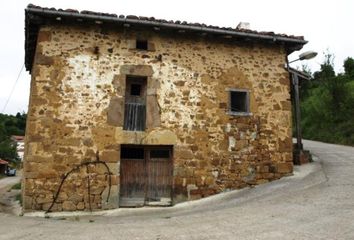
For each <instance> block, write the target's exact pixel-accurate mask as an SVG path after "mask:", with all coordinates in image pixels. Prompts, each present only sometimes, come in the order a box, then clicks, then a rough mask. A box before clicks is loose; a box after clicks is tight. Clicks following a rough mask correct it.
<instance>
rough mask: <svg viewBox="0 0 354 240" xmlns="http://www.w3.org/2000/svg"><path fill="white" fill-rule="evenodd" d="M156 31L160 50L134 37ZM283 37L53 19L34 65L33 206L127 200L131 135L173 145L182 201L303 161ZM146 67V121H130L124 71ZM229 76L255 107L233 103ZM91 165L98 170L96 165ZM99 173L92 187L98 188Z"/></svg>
mask: <svg viewBox="0 0 354 240" xmlns="http://www.w3.org/2000/svg"><path fill="white" fill-rule="evenodd" d="M136 38H145V39H148V41H149V50H147V51H141V50H136V49H134V47H133V45H134V40H135V39H136ZM285 57H286V51H285V49H284V47H282V46H280V45H276V44H274V43H269V44H268V45H265V44H260V43H257V44H256V43H243V42H234V43H232V42H231V41H230V40H228V39H213V38H211V37H200V38H198V37H193V38H191V37H189V36H188V35H187V34H186V35H183V34H181V35H169V34H164V33H159V32H152V31H151V32H144V31H133V30H129V29H128V30H127V29H125V30H116V31H110V30H107V29H101V28H99V27H92V28H89V27H82V26H81V27H75V26H71V27H69V26H68V27H64V26H48V27H42V28H41V29H40V32H39V35H38V42H37V49H36V55H35V59H34V65H33V68H32V82H31V96H30V106H29V112H28V120H27V129H26V149H25V162H24V180H23V185H24V189H23V203H24V205H23V206H24V209H25V210H31V209H32V210H46V209H48V207H49V205H50V203H51V202H52V200H53V195H54V193H55V191H56V190H57V189H58V187H59V183H60V180H61V178H62V176H63V175H64V174H66V173H67V172H68V171H70V170H72V169H73V168H74V167H75V166H77V165H79V164H80V163H82V162H87V161H94V160H95V159H96V153H97V152H98V153H99V159H100V160H101V161H104V162H105V163H107V165H108V166H109V168H110V171H111V172H112V173H113V175H112V191H111V197H110V200H109V201H108V202H106V201H105V197H106V196H107V192H108V187H107V186H108V184H107V181H108V174H107V170H106V169H105V168H104V166H103V165H90V166H89V169H86V168H85V167H83V168H80V170H78V171H75V172H74V173H73V174H72V175H70V176H69V178H68V179H67V181H66V182H65V183H64V185H63V188H62V191H61V193H60V195H59V198H58V200H57V203H56V204H55V205H54V208H53V210H54V211H62V210H84V209H88V208H89V205H90V204H91V208H92V209H102V208H103V209H105V208H115V207H117V206H118V192H119V160H120V145H121V144H146V145H173V152H174V156H173V162H174V180H173V181H174V186H173V188H174V190H173V201H174V202H175V203H176V202H180V201H185V200H191V199H198V198H202V197H206V196H209V195H212V194H215V193H219V192H222V191H225V190H229V189H237V188H242V187H246V186H249V185H255V184H260V183H264V182H267V181H270V180H273V179H277V178H280V177H281V176H284V175H287V174H289V173H291V172H292V143H291V105H290V95H289V91H290V86H289V75H288V73H287V72H286V71H285V69H284V62H285ZM128 74H131V75H143V76H147V77H148V80H147V121H146V124H147V129H146V131H145V132H128V131H123V127H122V124H123V115H124V110H123V109H124V105H123V104H124V93H125V76H126V75H128ZM229 88H242V89H249V90H250V102H251V104H250V108H251V113H252V114H251V116H232V115H230V114H228V109H229V90H228V89H229ZM87 172H89V174H87ZM88 179H89V183H90V187H91V194H90V195H88V193H87V184H88Z"/></svg>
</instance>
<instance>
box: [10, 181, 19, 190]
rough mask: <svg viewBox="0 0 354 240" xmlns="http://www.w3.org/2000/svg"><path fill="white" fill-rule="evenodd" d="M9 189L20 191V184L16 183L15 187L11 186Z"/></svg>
mask: <svg viewBox="0 0 354 240" xmlns="http://www.w3.org/2000/svg"><path fill="white" fill-rule="evenodd" d="M11 189H14V190H20V189H21V182H19V183H16V184H15V185H13V186H12V187H11Z"/></svg>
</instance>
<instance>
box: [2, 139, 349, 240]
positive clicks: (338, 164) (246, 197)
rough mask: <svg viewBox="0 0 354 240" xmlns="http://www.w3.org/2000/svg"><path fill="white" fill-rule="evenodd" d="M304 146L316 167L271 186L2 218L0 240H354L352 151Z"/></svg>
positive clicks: (305, 167) (312, 144) (308, 143)
mask: <svg viewBox="0 0 354 240" xmlns="http://www.w3.org/2000/svg"><path fill="white" fill-rule="evenodd" d="M304 146H305V148H306V149H309V150H311V152H312V153H313V154H314V155H315V156H316V159H317V160H316V161H315V162H314V163H311V164H307V165H303V166H301V167H297V168H296V169H295V172H294V176H291V177H286V178H283V179H280V180H278V181H274V182H272V183H267V184H263V185H260V186H257V187H255V188H252V189H244V190H241V191H233V192H228V193H223V194H219V195H217V196H213V197H211V198H207V199H203V200H200V201H195V202H189V203H183V204H179V205H177V206H174V207H171V208H142V209H119V210H114V211H108V212H104V216H71V217H70V216H66V217H60V215H58V214H56V215H54V216H52V217H51V218H40V217H29V216H26V217H17V216H13V215H9V214H5V213H0V239H76V240H77V239H95V240H99V239H154V240H163V239H169V240H171V239H203V240H204V239H213V240H214V239H354V183H353V180H354V148H352V147H345V146H338V145H330V144H324V143H319V142H312V141H305V142H304Z"/></svg>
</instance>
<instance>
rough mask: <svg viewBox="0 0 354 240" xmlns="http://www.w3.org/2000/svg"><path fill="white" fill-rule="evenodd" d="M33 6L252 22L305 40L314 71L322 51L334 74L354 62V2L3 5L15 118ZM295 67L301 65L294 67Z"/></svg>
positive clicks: (3, 68)
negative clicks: (28, 8) (29, 10)
mask: <svg viewBox="0 0 354 240" xmlns="http://www.w3.org/2000/svg"><path fill="white" fill-rule="evenodd" d="M29 3H33V4H35V5H39V6H41V7H55V8H63V9H67V8H72V9H78V10H92V11H98V12H107V13H116V14H124V15H138V16H147V17H150V16H153V17H155V18H163V19H167V20H182V21H187V22H199V23H206V24H210V25H217V26H223V27H236V26H237V24H238V23H239V22H241V21H242V22H249V23H250V24H251V29H253V30H259V31H274V32H276V33H286V34H292V35H302V36H305V39H306V40H308V41H309V43H308V44H307V45H305V47H304V48H303V49H302V50H301V51H300V52H295V53H293V54H292V55H290V56H289V59H290V60H292V59H296V58H297V56H298V54H299V53H301V52H304V51H307V50H314V51H317V52H318V53H319V55H318V56H317V57H316V58H315V59H313V60H310V61H308V62H307V64H308V65H309V66H310V68H311V70H312V71H316V70H318V69H319V64H320V63H321V62H322V61H323V52H325V51H326V50H327V49H328V50H329V51H330V52H331V53H333V54H334V55H335V69H336V71H337V72H342V71H343V66H342V65H343V60H344V59H345V58H347V57H348V56H351V57H354V31H353V23H354V1H352V0H336V1H334V0H332V1H330V0H322V1H309V0H297V1H290V0H267V1H264V0H243V1H238V0H229V1H227V0H203V1H202V0H200V1H192V0H178V1H176V0H175V1H167V0H140V1H138V0H112V1H109V0H100V1H79V0H77V1H72V0H33V1H26V0H16V1H15V0H14V1H1V7H0V29H1V33H2V34H1V38H0V43H1V44H0V46H1V50H0V81H1V87H0V111H1V113H7V114H15V113H16V112H22V111H25V112H27V106H28V98H29V84H30V75H29V74H28V72H26V71H25V70H23V71H22V73H21V76H20V78H19V80H18V82H17V85H16V86H15V88H14V92H13V94H12V97H11V99H10V101H9V103H8V105H7V107H6V109H5V110H4V107H5V104H6V100H7V99H8V97H9V94H10V92H11V90H12V88H13V87H14V85H15V81H16V78H17V75H18V74H19V72H20V69H21V67H22V65H23V63H24V16H25V15H24V9H25V8H26V6H27V5H28V4H29ZM293 67H296V64H295V65H294V66H293Z"/></svg>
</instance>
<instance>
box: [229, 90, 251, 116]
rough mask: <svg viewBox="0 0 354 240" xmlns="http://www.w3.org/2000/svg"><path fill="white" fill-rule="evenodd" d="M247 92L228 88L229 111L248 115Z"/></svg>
mask: <svg viewBox="0 0 354 240" xmlns="http://www.w3.org/2000/svg"><path fill="white" fill-rule="evenodd" d="M249 105H250V104H249V92H248V91H247V90H230V113H231V114H235V115H249V114H250V109H249V107H250V106H249Z"/></svg>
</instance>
